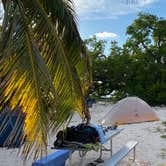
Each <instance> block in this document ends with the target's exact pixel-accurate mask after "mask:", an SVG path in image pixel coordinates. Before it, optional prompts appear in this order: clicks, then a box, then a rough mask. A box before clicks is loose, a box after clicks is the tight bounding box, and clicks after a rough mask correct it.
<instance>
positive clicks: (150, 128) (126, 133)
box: [0, 102, 166, 166]
mask: <svg viewBox="0 0 166 166" xmlns="http://www.w3.org/2000/svg"><path fill="white" fill-rule="evenodd" d="M112 106H113V104H111V103H109V102H98V103H95V104H93V107H92V108H90V112H91V116H92V122H94V123H97V124H100V119H101V118H102V117H103V116H104V115H105V114H106V113H107V112H109V111H110V109H111V108H112ZM153 110H154V111H155V112H156V114H157V116H158V117H159V118H160V120H159V121H154V122H143V123H136V124H128V125H121V126H118V128H124V130H123V131H122V132H121V133H120V134H119V135H117V136H116V137H114V138H113V153H115V152H116V151H118V150H119V149H120V148H121V147H122V146H123V145H124V144H125V143H126V142H128V141H130V140H136V141H138V145H137V147H136V161H135V162H134V163H132V160H131V159H132V154H133V153H132V152H131V153H129V155H127V156H126V157H125V158H124V159H123V160H122V161H121V162H120V163H119V166H129V165H131V166H166V138H161V136H162V135H166V126H164V125H163V124H162V122H163V121H166V107H164V106H163V107H153ZM78 123H81V119H80V118H79V116H78V115H77V114H75V115H74V116H73V118H72V121H71V124H70V125H77V124H78ZM55 139H56V135H53V136H51V138H50V140H49V145H48V153H53V152H54V151H55V150H53V149H51V147H52V146H53V142H54V140H55ZM105 146H106V147H107V146H108V144H105ZM98 156H99V152H95V151H90V152H88V153H87V155H86V156H85V159H84V165H88V163H91V162H93V163H94V160H95V159H97V157H98ZM109 156H110V153H109V152H103V159H104V160H106V159H107V158H109ZM31 164H32V159H29V160H27V161H26V163H24V162H23V160H22V157H21V154H19V149H6V148H0V166H24V165H25V166H30V165H31ZM79 164H80V157H79V155H78V152H74V153H73V155H72V165H73V166H78V165H79ZM66 165H69V163H68V161H67V163H66ZM98 165H102V164H98Z"/></svg>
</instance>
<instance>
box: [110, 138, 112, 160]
mask: <svg viewBox="0 0 166 166" xmlns="http://www.w3.org/2000/svg"><path fill="white" fill-rule="evenodd" d="M110 155H111V157H112V138H111V139H110Z"/></svg>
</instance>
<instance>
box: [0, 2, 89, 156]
mask: <svg viewBox="0 0 166 166" xmlns="http://www.w3.org/2000/svg"><path fill="white" fill-rule="evenodd" d="M3 3H4V9H5V16H4V21H3V26H2V36H1V41H4V42H1V43H0V50H1V53H0V78H1V79H2V81H1V82H0V87H1V88H2V92H0V93H1V94H0V96H3V99H4V100H3V101H2V102H1V105H3V104H4V103H5V102H7V101H9V100H10V104H11V107H12V108H15V107H17V106H18V105H20V106H22V111H23V112H24V113H25V114H26V119H25V124H24V137H26V140H27V142H26V144H25V145H24V149H23V152H24V154H25V156H26V157H28V154H30V152H32V151H33V149H34V147H35V158H36V157H37V156H38V155H39V154H40V155H42V154H43V149H45V150H46V146H47V136H48V131H49V130H50V129H55V130H57V129H58V128H59V127H61V125H62V124H64V123H65V122H66V121H67V119H69V118H70V117H71V116H72V114H73V111H74V110H76V111H78V112H79V113H80V115H82V111H83V114H84V115H85V117H86V118H87V119H88V118H90V115H89V112H88V110H87V108H86V105H85V99H84V95H85V93H86V89H87V87H88V85H89V83H90V73H89V64H90V63H89V60H88V56H87V55H86V52H85V47H84V45H83V42H82V40H81V38H80V36H79V33H78V30H77V26H76V22H75V17H74V16H73V14H74V12H73V9H72V3H71V1H62V0H61V1H60V0H58V1H46V0H45V1H44V0H43V1H41V0H40V1H39V0H32V1H28V0H19V1H17V0H13V1H8V0H7V1H5V2H3ZM59 7H60V8H59ZM59 10H60V11H59ZM9 14H11V15H9ZM13 133H14V132H13Z"/></svg>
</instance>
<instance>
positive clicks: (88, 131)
mask: <svg viewBox="0 0 166 166" xmlns="http://www.w3.org/2000/svg"><path fill="white" fill-rule="evenodd" d="M56 137H57V139H56V141H55V142H54V147H57V146H63V145H64V143H65V144H66V142H78V143H83V144H86V143H96V142H99V135H98V132H97V131H96V129H95V128H93V127H91V126H88V125H86V124H84V123H81V124H79V125H78V126H72V127H68V128H67V129H66V130H64V131H62V130H61V131H59V132H58V134H57V136H56Z"/></svg>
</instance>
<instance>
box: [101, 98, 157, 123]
mask: <svg viewBox="0 0 166 166" xmlns="http://www.w3.org/2000/svg"><path fill="white" fill-rule="evenodd" d="M157 120H159V118H158V117H157V115H156V114H155V112H154V111H153V109H152V107H151V106H149V105H148V104H147V103H146V102H145V101H143V100H142V99H140V98H138V97H126V98H124V99H122V100H120V101H118V102H117V103H116V104H115V105H114V106H113V107H112V109H111V110H110V111H109V112H108V113H107V114H106V115H105V116H104V117H103V118H102V119H101V123H102V124H103V125H108V124H109V125H110V124H111V125H115V124H116V123H117V124H128V123H138V122H147V121H157Z"/></svg>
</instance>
